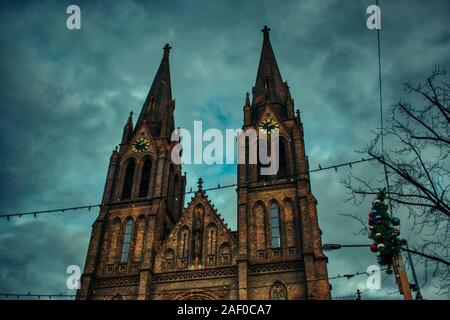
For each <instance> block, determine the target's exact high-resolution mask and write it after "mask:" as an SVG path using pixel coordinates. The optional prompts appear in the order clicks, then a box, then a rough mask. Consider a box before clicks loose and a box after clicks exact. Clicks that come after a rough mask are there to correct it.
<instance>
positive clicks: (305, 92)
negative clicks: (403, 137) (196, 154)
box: [0, 0, 450, 298]
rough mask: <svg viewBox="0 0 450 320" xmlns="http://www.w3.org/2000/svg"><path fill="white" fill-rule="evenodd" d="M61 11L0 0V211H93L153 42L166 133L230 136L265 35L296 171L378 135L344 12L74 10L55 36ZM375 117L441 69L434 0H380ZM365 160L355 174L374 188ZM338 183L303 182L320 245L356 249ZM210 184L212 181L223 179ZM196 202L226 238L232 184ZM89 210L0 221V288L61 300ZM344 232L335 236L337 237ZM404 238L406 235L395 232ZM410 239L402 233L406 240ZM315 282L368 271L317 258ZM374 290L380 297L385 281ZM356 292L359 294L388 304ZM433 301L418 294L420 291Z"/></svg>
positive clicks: (362, 60)
mask: <svg viewBox="0 0 450 320" xmlns="http://www.w3.org/2000/svg"><path fill="white" fill-rule="evenodd" d="M69 4H71V3H69V2H63V1H42V2H19V3H9V4H1V11H0V18H1V21H2V31H1V32H0V41H1V43H2V46H1V48H0V52H1V56H2V59H1V60H0V77H1V86H0V106H1V113H2V116H1V117H0V125H1V130H2V131H1V135H0V148H1V150H2V156H1V157H0V190H1V193H0V203H1V205H0V208H1V211H2V212H14V211H16V210H18V211H20V210H26V211H28V210H38V209H46V208H54V207H66V206H72V205H79V204H89V203H97V202H99V200H100V197H101V192H102V190H103V183H104V179H105V175H106V170H107V165H108V160H109V156H110V153H111V151H112V150H113V148H114V146H115V145H117V144H118V143H119V142H120V137H121V133H122V132H121V130H122V127H123V124H124V122H125V120H126V118H127V116H128V113H129V111H130V110H132V111H134V112H135V113H138V112H139V111H140V108H141V106H142V103H143V101H144V99H145V96H146V93H147V90H148V89H149V86H150V84H151V81H152V80H153V76H154V74H155V72H156V69H157V67H158V64H159V62H160V59H161V51H162V50H161V49H162V46H163V45H164V44H165V43H166V42H169V43H170V44H171V45H172V47H173V50H172V52H171V57H170V59H171V72H172V86H173V95H174V97H175V99H176V111H175V117H176V125H177V126H180V127H184V128H188V129H191V128H192V127H193V121H194V120H202V121H203V127H204V128H205V129H207V128H209V127H214V128H219V129H221V130H224V129H226V128H239V127H241V125H242V117H243V116H242V106H243V103H244V94H245V92H246V91H249V92H251V88H252V86H253V84H254V81H255V77H256V68H257V64H258V61H259V54H260V48H261V41H262V37H261V33H260V31H259V30H260V28H261V26H263V25H264V24H268V25H269V26H270V27H271V28H272V30H273V31H272V33H271V40H272V45H273V47H274V50H275V54H276V57H277V60H278V64H279V67H280V70H281V73H282V75H283V78H284V79H285V80H287V81H288V82H289V85H290V87H291V93H292V96H293V97H294V99H295V102H296V107H297V108H299V109H300V110H301V112H302V113H301V115H302V121H303V123H304V127H305V140H306V148H307V153H308V155H309V159H310V166H311V167H314V168H315V167H317V166H318V164H331V163H340V162H346V161H348V160H353V159H355V158H359V157H360V155H359V154H357V153H355V150H360V149H362V148H363V147H364V146H365V145H366V144H367V143H368V142H369V141H370V139H371V137H372V136H373V135H372V131H374V130H377V129H378V128H379V109H378V108H379V107H378V74H377V70H378V69H377V68H378V60H377V45H376V32H375V31H369V30H367V28H366V26H365V20H366V18H367V15H366V13H365V10H366V8H367V6H368V5H370V4H373V1H370V0H360V1H342V0H341V1H338V0H333V1H324V2H320V3H319V2H318V1H313V0H310V1H285V2H283V3H282V4H281V3H279V2H277V1H269V0H267V1H245V2H243V3H242V1H240V2H239V1H229V2H225V1H214V2H213V1H170V2H161V1H158V2H157V1H131V0H128V1H120V2H117V1H102V2H92V1H78V3H77V4H78V5H79V6H80V7H81V12H82V29H81V30H80V31H69V30H67V28H66V27H65V20H66V17H67V15H66V13H65V11H66V8H67V6H68V5H69ZM381 5H382V28H383V29H382V32H381V37H382V38H381V39H382V65H383V89H384V101H385V106H386V107H387V106H389V105H390V104H392V103H395V102H396V101H397V100H399V98H401V97H403V95H404V92H403V91H402V83H403V82H405V81H408V80H418V79H422V78H423V77H425V76H427V75H428V74H429V72H430V71H431V70H432V69H433V67H434V65H435V64H441V65H447V66H448V65H450V63H449V56H448V52H449V50H450V36H449V35H450V33H449V31H448V16H447V14H446V13H447V12H449V8H450V5H449V3H448V2H447V1H438V0H434V1H429V2H426V3H425V2H423V1H419V0H415V1H409V0H408V1H406V0H404V1H395V2H392V1H381ZM379 169H380V168H378V167H377V166H375V165H371V164H361V165H359V166H358V167H357V168H354V169H353V170H355V171H356V172H357V173H358V174H360V175H362V176H366V177H374V173H376V172H377V170H379ZM184 170H186V171H187V174H188V188H189V187H190V186H195V181H196V179H197V178H198V177H200V176H202V177H203V178H204V179H205V185H210V186H214V185H216V183H217V182H218V181H220V182H225V183H226V182H233V181H234V180H235V172H236V169H235V166H223V167H222V166H207V165H201V166H198V165H189V166H185V167H184ZM347 173H348V169H346V170H341V171H339V172H338V173H334V172H326V173H317V174H314V175H312V177H311V178H312V188H313V192H314V194H315V196H316V198H317V199H318V202H319V205H318V212H319V222H320V226H321V229H322V231H323V240H324V242H341V243H344V242H346V243H361V242H364V241H368V239H366V238H365V237H363V236H359V237H358V236H355V235H354V234H353V232H354V231H355V230H357V229H358V227H359V226H358V225H357V223H355V222H354V221H350V220H345V222H344V221H343V219H345V218H343V217H342V216H339V215H338V213H339V212H349V213H360V212H361V211H363V212H365V211H367V209H368V207H369V206H370V204H369V203H365V204H364V205H363V206H361V207H355V206H354V205H353V204H351V203H347V202H345V201H344V199H346V197H347V196H346V194H345V190H344V189H343V186H342V184H340V181H341V179H343V178H345V177H346V175H347ZM225 183H223V184H225ZM209 195H210V198H211V199H212V201H213V202H214V203H215V205H216V206H217V207H218V210H219V212H221V213H222V215H224V216H225V218H226V220H227V221H228V222H229V223H230V225H231V226H232V227H233V228H235V227H236V212H235V206H230V205H229V204H230V203H235V201H236V195H235V192H234V190H233V189H229V190H226V191H225V190H224V191H221V192H215V193H214V192H213V191H211V192H210V194H209ZM95 214H96V213H95V212H81V213H75V214H70V213H66V214H61V215H57V214H56V215H47V216H45V215H41V216H38V218H37V220H33V218H30V217H24V218H21V219H13V221H11V222H6V221H2V222H1V225H0V228H2V233H1V234H2V237H1V239H2V241H0V261H1V264H2V268H1V269H2V272H1V273H0V289H2V290H10V291H19V292H23V291H28V290H31V291H47V290H48V291H56V292H60V291H64V290H65V281H64V279H65V267H67V265H70V264H74V261H75V264H80V265H82V264H83V262H84V258H85V254H86V249H87V243H88V240H89V232H90V224H91V223H92V221H93V220H94V219H95ZM344 227H345V228H344ZM405 229H407V225H406V226H405ZM411 236H413V235H411ZM329 258H330V263H329V274H330V275H336V274H344V273H351V272H356V271H364V270H365V269H366V268H367V266H368V265H370V264H373V263H375V262H376V259H375V257H374V256H373V255H372V254H371V253H369V252H367V250H364V249H358V250H355V251H351V249H349V250H346V251H345V250H341V251H337V252H333V253H330V255H329ZM364 284H365V277H364V276H363V277H360V278H354V279H351V280H349V281H347V280H334V281H333V288H334V290H333V295H340V294H347V293H351V292H354V291H355V290H356V288H360V289H361V288H363V287H364ZM383 289H386V290H388V291H392V292H394V291H395V290H396V288H395V283H394V281H393V279H386V280H385V281H384V282H383ZM386 290H381V291H380V292H370V291H366V292H364V295H363V297H366V298H371V297H372V298H379V297H389V298H401V297H400V296H399V295H398V294H394V295H387V294H386ZM425 292H426V297H428V298H439V296H436V295H434V294H433V287H432V284H428V286H427V288H426V289H425Z"/></svg>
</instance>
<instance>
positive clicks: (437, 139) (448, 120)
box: [343, 68, 450, 295]
mask: <svg viewBox="0 0 450 320" xmlns="http://www.w3.org/2000/svg"><path fill="white" fill-rule="evenodd" d="M445 74H446V72H445V71H444V70H441V69H439V68H436V70H435V71H434V72H433V73H432V74H431V76H429V77H428V78H427V79H426V81H425V82H423V83H412V82H408V83H406V84H405V89H406V92H407V93H408V96H409V97H410V98H411V100H410V101H408V102H405V101H400V102H398V103H396V104H395V105H393V106H392V108H391V110H390V112H391V117H390V119H389V123H388V124H387V126H386V128H385V129H384V130H383V132H382V133H379V134H377V135H376V138H375V139H374V140H373V141H372V142H371V143H370V144H369V145H368V146H367V148H366V149H364V150H362V152H363V153H365V154H369V155H370V156H371V157H374V158H376V159H378V162H379V164H381V165H382V166H383V167H384V168H385V173H386V174H385V177H384V178H385V179H383V180H384V181H383V182H382V181H375V182H373V181H368V180H367V179H365V178H361V177H358V176H355V175H350V176H349V178H348V179H347V180H345V181H343V183H344V185H345V187H346V188H347V190H348V193H349V199H348V200H349V201H354V202H355V203H357V204H358V203H361V202H362V201H363V200H364V199H365V198H366V197H375V195H376V194H377V192H378V191H379V190H380V188H381V187H382V184H383V183H384V185H386V184H385V181H388V184H387V185H388V190H387V191H388V193H387V197H386V199H387V200H388V201H389V202H390V203H391V208H392V209H393V211H394V212H403V211H406V212H407V213H408V218H409V219H407V220H408V222H412V224H411V225H412V227H411V229H413V230H414V231H415V232H416V234H417V236H416V237H415V238H416V239H415V241H414V242H413V243H410V245H411V247H413V248H414V249H415V250H417V251H420V252H423V253H427V254H432V255H435V256H439V257H441V258H443V259H446V260H447V261H448V257H449V256H450V255H449V249H450V241H449V237H448V236H449V225H450V201H449V198H450V197H449V190H450V104H449V101H450V84H449V83H448V82H446V81H444V80H445ZM382 135H383V137H382ZM382 138H383V139H384V140H385V141H386V142H387V143H386V144H387V145H388V146H389V147H388V148H385V150H384V153H383V152H382V150H381V148H380V143H379V142H380V140H381V139H382ZM353 217H354V218H358V219H359V221H360V222H361V220H360V217H357V216H353ZM403 226H404V224H403ZM360 232H365V230H364V228H363V229H361V230H360ZM417 259H418V260H417V262H419V263H423V264H424V265H425V269H426V271H428V270H432V272H433V276H436V277H439V278H440V280H441V281H440V283H441V285H440V286H439V288H438V289H437V292H438V293H440V294H446V295H449V294H450V268H449V266H448V265H445V264H442V263H439V262H437V261H431V260H427V259H425V258H423V257H420V256H417ZM425 274H428V272H425ZM425 281H426V276H425Z"/></svg>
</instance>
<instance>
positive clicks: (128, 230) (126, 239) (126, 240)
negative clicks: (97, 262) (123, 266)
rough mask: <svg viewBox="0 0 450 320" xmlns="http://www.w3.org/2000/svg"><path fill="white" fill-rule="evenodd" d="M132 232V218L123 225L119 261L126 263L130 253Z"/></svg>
mask: <svg viewBox="0 0 450 320" xmlns="http://www.w3.org/2000/svg"><path fill="white" fill-rule="evenodd" d="M132 233H133V220H131V219H130V220H128V221H127V224H126V225H125V233H124V235H123V244H122V254H121V256H120V263H127V262H128V257H129V255H130V245H131V234H132Z"/></svg>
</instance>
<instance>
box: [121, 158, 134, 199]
mask: <svg viewBox="0 0 450 320" xmlns="http://www.w3.org/2000/svg"><path fill="white" fill-rule="evenodd" d="M135 168H136V161H135V160H134V158H131V159H130V160H129V161H128V164H127V168H126V170H125V178H124V181H123V189H122V199H125V200H126V199H130V198H131V190H132V188H133V180H134V171H135Z"/></svg>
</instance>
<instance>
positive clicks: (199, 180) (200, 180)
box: [197, 177, 203, 190]
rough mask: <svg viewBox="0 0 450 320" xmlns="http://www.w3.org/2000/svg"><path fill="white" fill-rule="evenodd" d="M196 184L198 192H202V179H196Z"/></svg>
mask: <svg viewBox="0 0 450 320" xmlns="http://www.w3.org/2000/svg"><path fill="white" fill-rule="evenodd" d="M197 184H198V190H202V188H203V179H202V177H200V178H198V181H197Z"/></svg>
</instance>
